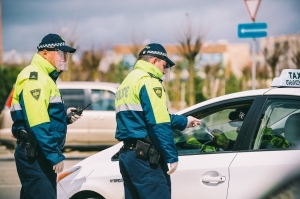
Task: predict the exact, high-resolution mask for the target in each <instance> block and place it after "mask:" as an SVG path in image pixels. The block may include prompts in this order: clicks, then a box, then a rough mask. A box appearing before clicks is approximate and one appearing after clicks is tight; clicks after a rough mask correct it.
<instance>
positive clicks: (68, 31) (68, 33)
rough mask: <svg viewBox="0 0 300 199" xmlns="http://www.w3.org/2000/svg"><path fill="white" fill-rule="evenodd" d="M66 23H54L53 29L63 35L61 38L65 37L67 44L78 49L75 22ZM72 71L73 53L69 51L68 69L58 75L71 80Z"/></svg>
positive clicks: (64, 79) (65, 79)
mask: <svg viewBox="0 0 300 199" xmlns="http://www.w3.org/2000/svg"><path fill="white" fill-rule="evenodd" d="M66 24H67V25H62V24H55V25H54V30H58V31H57V32H58V34H59V35H61V36H62V37H64V38H63V39H66V41H67V43H68V46H70V47H72V48H76V50H77V51H78V49H79V46H78V44H77V42H76V41H77V36H76V35H77V34H76V30H77V25H76V23H75V22H72V23H71V24H70V23H66ZM73 73H74V62H73V53H70V55H69V62H68V70H67V71H65V72H63V73H62V75H61V76H60V77H61V79H62V80H63V81H72V74H73Z"/></svg>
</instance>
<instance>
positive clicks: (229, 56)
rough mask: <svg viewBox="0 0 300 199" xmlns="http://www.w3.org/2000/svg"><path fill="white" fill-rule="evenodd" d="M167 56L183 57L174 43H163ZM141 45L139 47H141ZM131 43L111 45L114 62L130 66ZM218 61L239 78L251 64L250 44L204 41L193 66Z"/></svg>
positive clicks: (176, 59) (173, 58)
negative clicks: (228, 67)
mask: <svg viewBox="0 0 300 199" xmlns="http://www.w3.org/2000/svg"><path fill="white" fill-rule="evenodd" d="M163 46H164V47H165V49H166V51H167V52H168V56H169V57H170V59H171V60H173V61H174V62H175V63H176V62H179V61H182V60H183V58H182V56H181V55H180V52H179V50H178V47H179V46H178V45H176V44H163ZM142 48H143V46H141V47H140V49H142ZM132 49H133V47H132V45H129V44H128V45H115V46H114V47H113V52H114V58H115V62H120V61H122V60H123V63H124V64H125V65H128V66H130V67H132V66H133V65H134V63H135V62H136V57H135V56H134V54H133V52H132ZM217 63H220V65H221V66H222V67H224V68H226V66H229V65H230V68H231V70H232V72H233V73H234V74H235V75H236V76H237V77H238V78H240V77H241V75H242V72H241V71H242V69H243V67H245V66H247V65H249V64H251V54H250V45H249V44H248V43H236V44H230V43H228V42H227V41H219V42H217V43H212V42H209V41H208V42H205V43H203V45H202V47H201V50H200V52H199V54H198V56H197V57H196V63H195V68H196V69H199V70H201V69H202V68H203V67H204V66H205V65H208V64H209V65H215V64H217Z"/></svg>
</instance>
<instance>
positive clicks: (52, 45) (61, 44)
mask: <svg viewBox="0 0 300 199" xmlns="http://www.w3.org/2000/svg"><path fill="white" fill-rule="evenodd" d="M65 45H66V44H65V42H60V43H52V44H42V45H39V46H38V49H41V48H55V47H57V46H65Z"/></svg>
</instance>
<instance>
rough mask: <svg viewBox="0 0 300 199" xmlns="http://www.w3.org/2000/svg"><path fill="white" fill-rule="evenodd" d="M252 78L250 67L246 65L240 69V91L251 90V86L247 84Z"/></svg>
mask: <svg viewBox="0 0 300 199" xmlns="http://www.w3.org/2000/svg"><path fill="white" fill-rule="evenodd" d="M251 76H252V66H250V65H247V66H244V67H243V69H242V79H241V80H242V90H243V91H245V90H249V89H250V88H251V84H250V83H249V81H250V79H251Z"/></svg>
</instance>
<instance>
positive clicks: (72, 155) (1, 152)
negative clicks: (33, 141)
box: [0, 144, 103, 199]
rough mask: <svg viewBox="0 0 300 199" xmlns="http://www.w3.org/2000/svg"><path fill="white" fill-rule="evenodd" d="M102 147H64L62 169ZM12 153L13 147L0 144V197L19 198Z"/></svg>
mask: <svg viewBox="0 0 300 199" xmlns="http://www.w3.org/2000/svg"><path fill="white" fill-rule="evenodd" d="M102 149H103V148H98V149H95V148H93V149H81V150H71V149H66V151H65V152H64V155H65V157H66V160H65V162H64V169H67V168H70V167H71V166H73V165H74V164H76V163H77V162H79V161H81V160H83V159H84V158H86V157H89V156H91V155H93V154H95V153H97V152H99V151H101V150H102ZM13 154H14V150H13V149H8V148H7V147H6V146H4V145H1V144H0V199H19V198H20V189H21V183H20V180H19V178H18V174H17V170H16V165H15V160H14V155H13Z"/></svg>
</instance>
